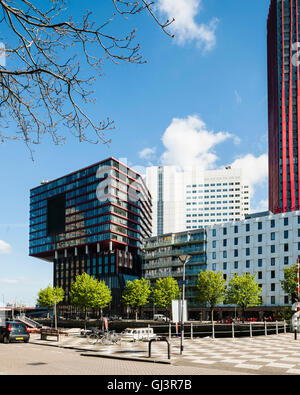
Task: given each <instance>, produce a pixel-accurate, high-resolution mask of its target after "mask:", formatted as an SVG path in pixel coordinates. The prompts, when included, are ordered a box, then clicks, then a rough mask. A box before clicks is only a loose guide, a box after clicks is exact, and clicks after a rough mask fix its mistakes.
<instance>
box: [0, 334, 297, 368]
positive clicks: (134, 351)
mask: <svg viewBox="0 0 300 395" xmlns="http://www.w3.org/2000/svg"><path fill="white" fill-rule="evenodd" d="M30 343H31V344H35V345H47V346H54V347H59V348H67V349H74V350H77V351H81V355H83V356H86V357H88V356H90V357H91V358H89V359H92V357H94V359H97V357H98V358H101V357H102V358H110V359H119V360H127V361H128V360H131V361H140V363H142V362H144V361H148V362H149V361H152V362H156V363H157V364H158V363H159V364H161V366H162V365H163V364H165V365H167V364H170V365H172V366H174V367H175V366H188V367H194V368H197V367H198V368H205V369H210V370H212V371H214V370H215V371H225V372H226V371H228V372H231V373H232V372H234V373H236V374H246V373H247V374H255V375H257V374H258V375H264V374H279V375H287V374H289V375H298V374H300V339H299V340H296V341H295V340H294V335H293V334H292V333H287V334H279V335H270V336H260V337H253V338H249V337H247V338H235V339H232V338H229V339H224V338H223V339H212V338H202V339H200V338H196V339H193V340H191V339H185V341H184V353H183V355H180V348H179V347H180V339H178V338H175V339H172V341H171V360H168V354H167V343H165V342H153V343H152V353H151V359H149V356H148V343H147V342H134V343H133V342H122V343H121V344H120V345H101V344H96V345H90V344H88V342H87V340H86V339H85V338H82V337H79V336H77V335H76V334H75V333H73V334H71V335H70V336H68V337H67V336H63V337H62V338H61V341H60V342H59V343H58V342H57V341H55V340H54V341H52V340H47V341H42V340H40V336H39V335H37V334H34V335H31V341H30ZM0 349H1V348H0Z"/></svg>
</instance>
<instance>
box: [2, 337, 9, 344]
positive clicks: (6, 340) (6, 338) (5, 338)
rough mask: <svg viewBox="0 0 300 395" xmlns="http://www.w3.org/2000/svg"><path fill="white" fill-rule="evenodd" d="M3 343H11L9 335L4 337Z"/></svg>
mask: <svg viewBox="0 0 300 395" xmlns="http://www.w3.org/2000/svg"><path fill="white" fill-rule="evenodd" d="M3 343H5V344H8V343H9V338H8V337H7V336H4V337H3Z"/></svg>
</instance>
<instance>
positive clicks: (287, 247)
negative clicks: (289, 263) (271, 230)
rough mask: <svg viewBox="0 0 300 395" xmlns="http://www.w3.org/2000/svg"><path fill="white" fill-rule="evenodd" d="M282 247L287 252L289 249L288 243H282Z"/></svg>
mask: <svg viewBox="0 0 300 395" xmlns="http://www.w3.org/2000/svg"><path fill="white" fill-rule="evenodd" d="M283 248H284V252H288V250H289V245H288V244H284V246H283Z"/></svg>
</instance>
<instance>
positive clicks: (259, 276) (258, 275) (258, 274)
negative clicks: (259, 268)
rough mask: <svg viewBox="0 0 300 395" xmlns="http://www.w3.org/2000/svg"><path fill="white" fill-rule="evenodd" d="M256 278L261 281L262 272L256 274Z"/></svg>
mask: <svg viewBox="0 0 300 395" xmlns="http://www.w3.org/2000/svg"><path fill="white" fill-rule="evenodd" d="M257 278H258V279H259V280H261V279H262V272H258V273H257Z"/></svg>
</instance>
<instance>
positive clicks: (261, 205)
mask: <svg viewBox="0 0 300 395" xmlns="http://www.w3.org/2000/svg"><path fill="white" fill-rule="evenodd" d="M268 210H269V200H268V199H262V200H260V201H259V202H258V203H257V205H256V206H255V207H253V208H252V209H251V211H252V212H253V213H260V212H263V211H268Z"/></svg>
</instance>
